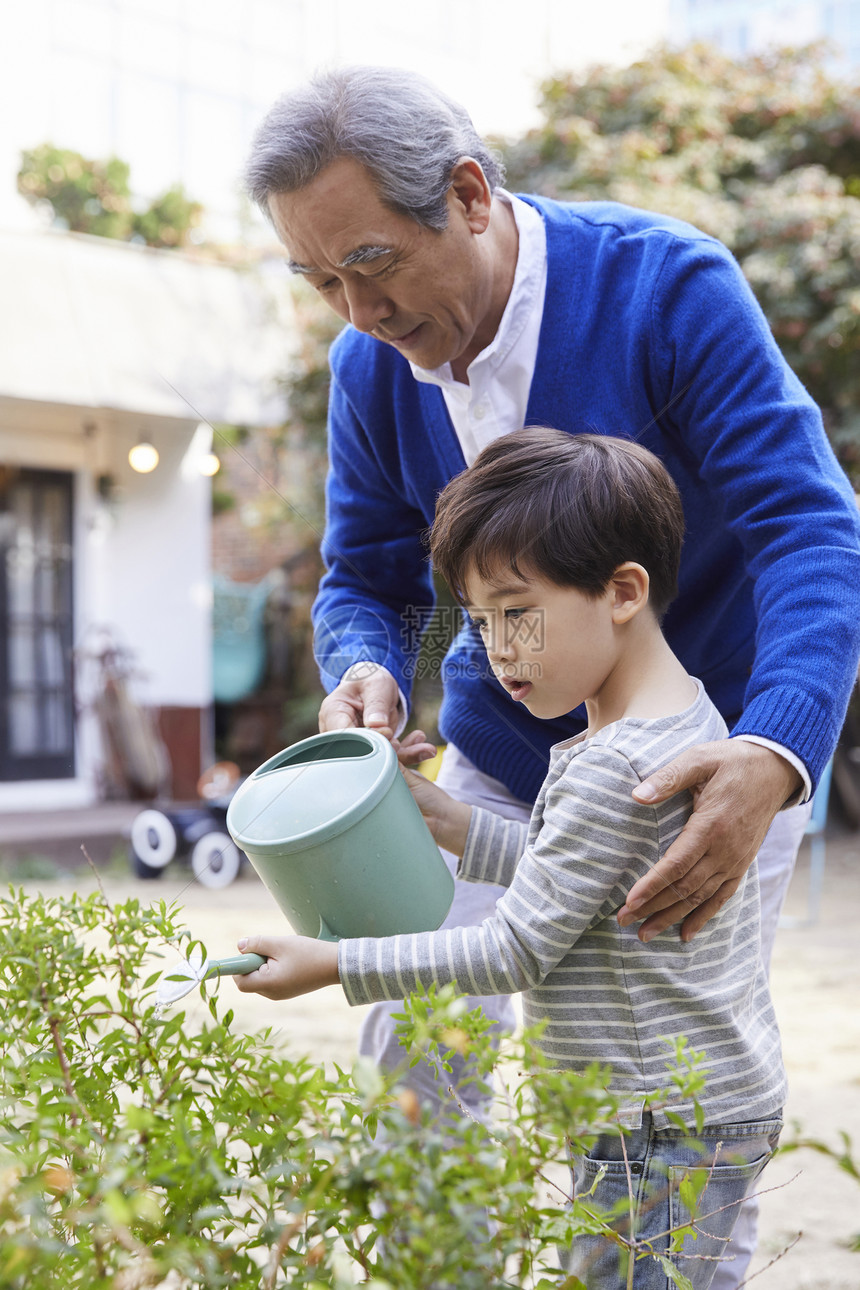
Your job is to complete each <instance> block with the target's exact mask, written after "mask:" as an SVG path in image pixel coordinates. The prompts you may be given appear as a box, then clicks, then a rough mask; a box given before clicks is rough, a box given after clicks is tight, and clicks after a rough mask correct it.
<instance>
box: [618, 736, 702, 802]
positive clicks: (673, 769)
mask: <svg viewBox="0 0 860 1290" xmlns="http://www.w3.org/2000/svg"><path fill="white" fill-rule="evenodd" d="M715 749H716V750H717V752H718V753H719V752H721V751H722V749H721V747H720V745H719V744H713V743H711V744H699V745H697V747H695V748H691V749H689V751H688V752H685V753H682V754H681V756H680V757H676V758H675V760H674V761H670V762H669V764H668V766H661V767H660V769H659V770H655V771H654V773H653V774H651V775H649V776H648V778H647V779H646V780H643V781H642V783H641V784H640V785H639V786H638V787H637V788H634V790H633V796H634V798H635V799H636V801H637V802H644V803H645V804H646V805H651V804H653V803H655V802H665V801H666V800H667V798H670V797H674V796H675V794H676V793H680V792H681V790H682V789H684V788H689V789H693V788H699V787H701V786H702V785H703V784H705V783H707V781H708V780H709V779H710V778H711V776H712V775H713V774H714V771H715V769H716V767H715V765H714V760H713V753H714V750H715Z"/></svg>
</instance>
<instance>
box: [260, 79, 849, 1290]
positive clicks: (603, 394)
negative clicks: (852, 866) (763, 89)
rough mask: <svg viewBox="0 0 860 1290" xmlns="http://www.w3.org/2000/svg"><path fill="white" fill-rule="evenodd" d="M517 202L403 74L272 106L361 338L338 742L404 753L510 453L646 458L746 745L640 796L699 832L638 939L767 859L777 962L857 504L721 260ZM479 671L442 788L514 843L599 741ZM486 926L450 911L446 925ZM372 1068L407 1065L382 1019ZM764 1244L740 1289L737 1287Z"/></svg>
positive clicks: (643, 226) (308, 91)
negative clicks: (456, 495) (555, 437)
mask: <svg viewBox="0 0 860 1290" xmlns="http://www.w3.org/2000/svg"><path fill="white" fill-rule="evenodd" d="M502 178H503V176H502V173H501V169H500V166H499V164H498V162H497V160H496V159H495V158H494V156H493V155H492V153H491V152H490V151H489V149H488V148H487V147H486V145H485V144H484V143H483V142H482V140H481V139H480V138H479V137H478V136H477V134H476V132H475V130H474V127H473V126H472V123H471V121H470V119H469V117H468V115H467V113H466V112H465V111H464V109H463V108H462V107H460V106H459V105H458V104H456V103H454V102H452V101H451V100H449V99H448V98H447V97H446V96H445V95H443V94H442V93H440V92H439V91H438V90H436V89H435V88H434V87H433V86H432V85H430V84H429V83H428V82H426V81H424V80H423V79H422V78H420V77H417V76H414V75H412V74H408V73H405V72H400V71H396V70H392V69H384V68H368V67H365V68H353V69H348V70H345V71H338V72H333V73H329V74H326V75H322V76H319V77H317V78H316V79H315V80H314V82H313V83H312V84H311V85H309V86H307V87H305V88H302V89H300V90H297V91H295V92H293V93H290V94H287V95H286V96H284V97H283V98H282V99H281V100H279V101H278V102H277V103H276V104H275V106H274V107H273V108H272V110H271V111H270V113H269V114H268V116H267V117H266V119H265V121H264V122H263V124H262V126H261V128H260V130H259V132H258V134H257V137H256V140H255V143H254V147H253V151H252V156H251V159H250V162H249V165H248V170H247V182H248V188H249V191H250V193H251V196H252V197H253V198H254V199H255V200H256V201H257V202H258V203H259V205H260V206H261V208H262V209H263V210H264V211H265V212H266V213H267V215H268V216H269V218H270V219H271V221H272V223H273V225H274V227H275V229H276V231H277V233H278V236H279V238H280V240H281V241H282V242H283V244H284V246H285V248H286V251H287V254H288V257H289V267H290V270H291V271H292V272H293V273H297V274H301V275H302V276H303V277H305V278H306V280H307V281H308V282H309V283H310V284H311V285H312V286H313V287H315V288H316V290H317V291H318V292H319V294H320V295H321V296H322V298H323V299H324V300H325V301H326V302H327V303H328V304H329V305H330V306H331V308H333V309H334V310H335V311H336V313H338V314H339V315H340V317H342V318H343V319H344V320H345V321H347V322H348V323H349V324H351V325H350V326H349V327H347V328H346V330H345V331H344V332H343V333H342V335H341V336H340V337H339V338H338V340H337V342H336V343H335V345H334V346H333V347H332V352H331V366H332V387H331V397H330V477H329V485H328V526H327V532H326V538H325V543H324V556H325V560H326V564H327V569H328V572H327V574H326V576H325V578H324V579H323V582H322V585H321V587H320V592H319V597H318V600H317V604H316V609H315V616H316V617H315V621H316V644H317V656H318V660H319V664H320V668H321V672H322V676H323V679H324V682H325V684H326V688H327V689H328V690H329V691H330V693H329V694H328V697H327V698H326V699H325V701H324V703H323V705H322V708H321V710H320V728H321V729H323V730H330V729H336V728H339V727H344V726H349V725H361V724H363V725H366V726H372V727H376V728H377V729H380V730H383V731H384V732H385V733H386V734H388V735H390V736H395V735H396V734H397V733H398V732H399V730H400V729H402V727H403V724H404V722H405V718H406V713H407V705H408V695H409V689H410V683H409V678H410V675H411V663H412V660H413V658H414V652H415V649H416V648H417V644H418V642H417V639H416V638H415V637H416V633H414V632H410V631H409V630H408V628H407V626H406V624H408V623H409V622H411V621H414V620H415V618H416V617H418V618H420V617H421V613H422V611H425V610H426V607H427V606H429V605H430V604H431V603H432V584H431V581H430V577H429V572H428V569H427V566H426V561H425V558H424V551H423V547H422V542H421V533H422V530H424V529H425V528H426V526H428V525H429V524H430V522H431V520H432V517H433V508H434V501H435V498H436V495H437V494H438V492H439V490H440V489H441V488H442V487H443V485H444V484H445V483H446V482H447V481H448V480H449V479H450V478H451V477H452V476H453V475H455V474H457V473H459V472H460V471H461V470H463V469H464V467H465V466H466V465H468V464H469V463H470V462H471V461H472V460H474V458H475V456H476V455H477V453H478V452H479V451H480V449H481V448H482V447H483V446H484V445H485V444H486V443H487V442H488V441H489V440H491V439H492V438H494V437H496V436H498V435H503V434H505V433H508V432H509V431H511V430H513V429H515V428H518V427H520V426H522V425H524V424H546V425H551V426H555V427H558V428H560V429H563V430H566V431H569V432H571V433H574V432H577V431H582V430H586V429H588V430H597V431H603V432H606V433H611V434H615V435H619V434H621V435H626V436H629V437H630V438H633V439H637V440H638V441H640V442H641V443H642V444H644V445H645V446H646V447H648V448H650V449H651V450H652V451H653V452H655V453H657V455H658V456H659V457H660V458H661V459H662V460H663V462H664V463H665V465H666V466H667V467H668V468H669V470H670V471H671V473H672V475H673V477H674V478H675V480H676V482H677V484H678V486H679V488H680V490H681V494H682V497H683V500H684V508H685V514H686V519H687V537H686V542H685V548H684V557H683V561H682V570H681V582H680V594H679V597H678V600H677V602H676V603H675V605H674V606H673V607H672V609H671V610H670V611H669V614H668V615H667V618H666V621H665V624H664V627H665V632H666V636H667V638H668V639H669V642H670V643H671V645H672V647H673V649H674V650H675V652H676V653H677V654H678V656H679V657H680V659H681V661H682V662H683V663H684V665H685V667H686V668H687V669H688V671H690V672H691V673H693V674H694V675H696V676H698V677H700V678H701V679H702V681H703V682H704V684H705V686H706V687H707V689H708V691H709V693H710V695H711V697H712V699H713V700H714V702H715V703H716V705H717V706H718V707H719V708H720V710H721V711H722V713H723V715H724V717H725V719H726V720H727V722H728V724H729V728H730V730H731V732H732V738H730V739H729V740H727V741H725V742H724V743H720V744H711V745H706V746H705V747H703V748H698V749H695V750H694V751H692V752H690V753H688V754H685V755H683V756H679V757H678V758H677V759H676V760H675V761H673V762H672V763H671V764H670V765H668V766H664V767H662V768H659V769H657V768H655V773H654V774H653V775H652V776H651V777H650V779H649V780H648V782H646V783H644V784H642V785H641V787H640V788H639V789H638V790H637V791H636V796H637V797H638V798H639V799H640V800H642V801H645V802H648V801H654V802H656V801H660V800H663V799H665V798H666V797H669V796H671V795H672V794H673V793H676V792H678V791H680V790H682V789H689V790H691V791H692V792H693V794H694V796H695V801H696V809H695V812H694V814H693V816H692V817H691V820H690V822H689V824H688V826H687V828H686V829H685V830H684V832H683V834H682V835H681V837H680V838H679V839H678V841H677V842H676V843H675V845H674V846H672V847H671V848H670V850H669V851H668V852H667V854H666V855H665V856H664V858H663V860H662V861H661V863H660V864H659V865H658V866H657V868H656V869H655V870H654V871H653V873H652V874H651V875H650V877H649V878H647V879H644V880H642V881H641V882H640V883H639V884H637V886H636V887H635V888H634V889H633V890H632V891H631V892H630V894H629V895H628V898H627V904H626V906H625V907H624V909H622V910H620V911H619V920H620V921H621V922H622V923H623V924H625V925H627V924H629V923H631V922H633V921H640V922H641V929H640V936H641V938H642V939H643V940H648V939H650V938H652V937H654V936H657V935H660V934H665V935H677V934H678V932H677V930H675V928H674V927H673V924H675V923H677V922H679V921H680V922H681V931H680V935H682V936H683V937H685V938H689V937H692V936H693V935H695V933H696V932H697V931H698V930H699V928H701V927H702V926H703V925H704V923H705V922H706V921H707V920H708V918H709V917H710V916H711V915H712V914H713V913H714V912H715V910H716V909H718V908H719V907H720V906H721V905H722V903H723V902H724V901H725V900H727V899H728V897H729V896H730V895H731V894H732V893H733V892H734V890H735V889H736V887H737V884H738V882H739V878H740V875H741V874H742V873H743V872H744V871H745V869H746V868H747V866H748V865H749V864H750V863H751V861H752V859H753V857H754V856H755V855H756V853H757V852H759V864H760V869H761V882H762V890H763V904H764V924H765V931H764V937H765V940H766V942H767V944H766V948H765V953H766V954H767V953H769V948H770V942H771V940H772V937H773V932H774V929H775V927H776V922H777V918H778V914H779V907H780V905H781V902H782V898H783V895H784V893H785V889H786V886H787V884H788V879H789V877H790V874H791V869H792V866H793V863H794V857H795V854H796V851H797V846H798V844H799V840H800V836H801V834H802V832H803V828H804V824H805V819H806V810H807V809H808V808H805V807H804V806H803V805H794V804H797V803H803V802H806V801H808V798H809V796H810V794H811V791H812V789H813V788H814V785H815V783H816V781H817V778H818V776H819V774H820V772H821V770H822V768H823V766H824V765H825V764H826V762H827V759H828V757H829V756H830V753H831V751H832V749H833V746H834V744H835V741H836V738H837V735H838V731H839V727H840V724H841V721H842V719H843V715H844V711H845V706H846V704H847V700H848V695H849V691H850V688H851V684H852V681H853V678H854V676H855V675H856V669H857V657H858V652H860V539H858V518H857V513H856V508H855V507H854V503H853V497H852V494H851V492H850V490H849V488H848V485H847V482H846V480H845V479H844V477H843V474H842V472H841V471H840V469H839V467H838V466H837V464H836V462H835V460H834V458H833V455H832V453H831V451H830V448H829V446H828V443H827V440H826V438H825V435H824V432H823V429H822V426H821V419H820V416H819V414H818V411H817V409H816V408H815V406H814V405H813V403H812V402H811V400H810V399H809V397H808V396H807V394H806V392H805V391H804V390H803V388H802V387H801V385H800V384H799V382H798V381H797V380H796V378H795V377H794V376H793V374H792V373H791V372H790V371H789V370H788V368H787V367H786V365H785V363H784V361H783V359H782V357H781V355H780V353H779V350H778V349H777V347H776V345H775V344H774V342H773V340H772V337H771V335H770V332H769V330H768V327H767V324H766V322H765V320H764V318H763V316H762V314H761V312H760V310H759V309H758V306H757V305H756V303H755V301H754V299H753V297H752V295H751V293H750V292H749V290H748V288H747V287H746V284H745V283H744V280H743V278H742V276H741V274H740V272H739V270H738V269H737V266H736V264H735V263H734V261H733V260H732V257H731V256H730V255H729V254H728V252H727V251H726V250H725V248H724V247H722V246H721V245H720V244H719V243H717V242H715V241H714V240H713V239H711V238H709V237H707V236H706V235H705V234H703V233H700V232H699V231H698V230H696V229H694V228H691V227H690V226H689V225H686V224H682V223H680V222H678V221H676V220H672V219H669V218H666V217H663V216H658V215H653V214H649V213H647V212H643V211H638V210H633V209H630V208H627V207H623V206H620V205H617V204H614V203H602V202H598V203H570V204H567V203H558V202H553V201H549V200H546V199H541V198H537V197H532V196H519V197H514V196H512V195H511V194H509V193H507V192H505V191H504V190H503V189H502V188H501V186H500V185H501V181H502ZM482 655H483V651H482V649H481V645H480V643H479V642H477V641H476V640H475V639H474V637H473V636H472V635H471V634H470V632H469V630H467V629H464V631H463V632H461V634H460V636H459V637H458V638H457V640H456V641H455V643H454V645H453V646H452V648H451V650H450V651H449V655H448V657H447V659H446V663H445V668H444V680H445V694H444V700H443V705H442V709H441V713H440V721H439V726H440V732H441V734H442V736H443V738H444V739H445V740H446V743H447V751H446V755H445V758H444V761H443V767H442V772H441V782H443V783H444V784H445V786H446V787H447V789H448V791H449V792H451V793H452V794H454V795H455V796H458V797H460V798H462V799H463V800H468V801H472V802H475V803H479V804H481V805H489V806H490V807H492V808H493V809H495V810H497V811H498V812H500V813H502V814H507V815H510V816H521V815H522V814H524V813H527V812H528V809H529V805H530V803H531V802H532V801H533V800H534V795H535V793H536V791H537V789H538V787H539V785H540V783H541V780H542V778H543V775H544V771H545V768H546V764H547V757H548V750H549V748H550V746H551V745H552V744H553V743H556V742H558V741H560V740H562V739H565V738H569V737H570V736H571V735H574V734H576V733H578V732H579V731H580V730H581V729H582V728H583V725H584V722H583V719H582V718H583V714H582V713H581V712H574V713H572V714H570V716H569V717H568V718H565V719H563V720H559V721H549V722H541V721H538V720H536V719H535V718H532V717H531V716H530V715H529V714H528V713H527V712H525V711H524V710H523V709H522V707H521V706H517V705H515V704H514V703H512V701H511V699H510V697H509V696H508V694H507V693H506V692H505V691H504V689H503V688H502V687H501V686H500V685H499V684H498V683H497V682H496V681H495V680H494V679H493V677H492V676H491V675H489V674H488V673H487V670H486V667H485V665H484V662H483V659H482ZM412 750H413V753H414V754H415V755H416V756H417V755H419V754H421V753H422V752H424V751H425V747H424V745H423V744H422V743H421V742H420V741H418V740H416V741H414V742H413V743H412ZM769 830H770V832H768V831H769ZM766 835H768V836H767V841H765V837H766ZM492 899H493V893H492V892H491V893H489V895H488V894H487V893H486V892H485V891H483V890H482V889H481V888H479V887H474V886H473V887H471V888H469V889H468V890H467V892H465V893H464V892H460V893H458V896H457V898H456V901H455V908H454V909H453V911H452V922H453V923H457V924H462V923H463V922H465V921H471V920H474V919H477V918H481V917H483V916H484V914H485V913H486V912H487V902H488V901H489V902H490V903H492ZM670 928H671V929H672V930H671V931H669V930H667V929H670ZM481 1002H482V1003H483V1004H484V1006H485V1010H487V1011H489V1012H491V1013H492V1014H493V1015H495V1016H498V1017H499V1018H500V1020H505V1017H506V1014H505V1012H504V1009H503V1007H502V1005H501V1004H500V1003H499V1001H496V1000H482V1001H481ZM363 1046H364V1049H365V1051H368V1052H371V1053H373V1054H374V1055H375V1056H376V1057H377V1058H378V1059H379V1060H381V1061H392V1060H394V1059H395V1046H394V1044H393V1039H392V1034H391V1025H390V1020H389V1017H388V1009H387V1008H386V1006H385V1005H377V1006H376V1007H375V1009H372V1010H371V1016H370V1017H369V1019H368V1022H367V1025H366V1027H365V1036H364V1040H363ZM416 1079H417V1080H418V1086H419V1088H420V1089H421V1091H422V1094H424V1095H426V1096H431V1095H432V1092H433V1090H432V1087H431V1085H430V1082H429V1080H427V1079H426V1077H423V1076H422V1075H421V1074H420V1072H419V1074H418V1075H416ZM422 1080H423V1082H422ZM746 1227H747V1230H746V1234H744V1230H743V1229H744V1225H743V1224H740V1225H739V1228H740V1229H741V1234H740V1245H741V1249H740V1251H739V1252H738V1254H737V1257H736V1258H735V1260H734V1261H733V1262H732V1263H731V1264H726V1265H723V1266H721V1268H720V1270H719V1271H718V1273H717V1279H716V1280H715V1281H714V1285H715V1286H718V1287H720V1290H725V1288H726V1287H729V1286H733V1285H737V1283H738V1282H739V1281H740V1280H742V1278H743V1269H744V1268H745V1267H746V1263H747V1261H748V1258H749V1252H750V1249H751V1246H752V1244H753V1242H754V1235H753V1227H752V1220H750V1221H749V1223H747V1225H746ZM744 1246H745V1247H746V1248H745V1249H744V1248H743V1247H744ZM721 1278H722V1279H721Z"/></svg>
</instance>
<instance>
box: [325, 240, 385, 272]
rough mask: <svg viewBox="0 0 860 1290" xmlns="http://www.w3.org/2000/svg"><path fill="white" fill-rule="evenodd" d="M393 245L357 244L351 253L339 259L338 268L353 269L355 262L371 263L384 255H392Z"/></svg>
mask: <svg viewBox="0 0 860 1290" xmlns="http://www.w3.org/2000/svg"><path fill="white" fill-rule="evenodd" d="M393 250H394V247H393V246H371V245H366V246H357V247H356V248H355V250H354V251H350V253H349V255H347V256H345V257H344V258H343V259H342V260H340V261H338V264H337V268H338V269H351V268H352V266H353V265H354V264H371V263H372V262H373V261H374V260H380V259H382V257H383V255H391V253H392V252H393Z"/></svg>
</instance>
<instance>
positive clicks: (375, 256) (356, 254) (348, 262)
mask: <svg viewBox="0 0 860 1290" xmlns="http://www.w3.org/2000/svg"><path fill="white" fill-rule="evenodd" d="M393 251H394V247H393V246H370V245H368V246H357V247H356V248H355V250H354V251H350V253H349V255H347V256H345V257H344V258H343V259H342V260H339V261H338V262H337V264H335V268H336V269H351V268H352V267H353V266H354V265H356V264H372V263H373V261H374V260H381V259H382V257H383V256H384V255H391V254H392V253H393ZM287 268H288V269H289V271H290V273H304V274H308V273H325V269H316V268H314V266H313V265H312V264H297V263H296V261H295V260H288V261H287Z"/></svg>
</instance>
